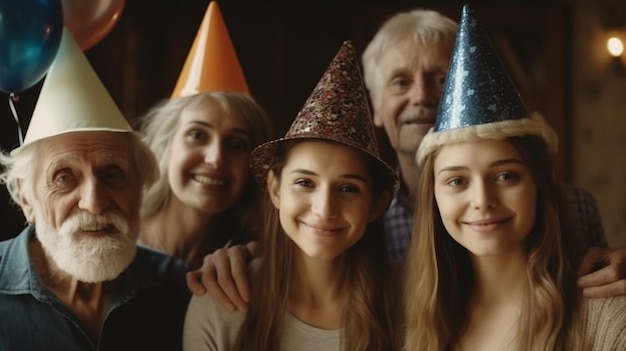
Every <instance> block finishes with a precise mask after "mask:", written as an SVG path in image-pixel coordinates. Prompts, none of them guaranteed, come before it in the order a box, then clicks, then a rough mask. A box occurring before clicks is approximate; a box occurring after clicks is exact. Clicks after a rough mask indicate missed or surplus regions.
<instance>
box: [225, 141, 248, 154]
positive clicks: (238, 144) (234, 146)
mask: <svg viewBox="0 0 626 351" xmlns="http://www.w3.org/2000/svg"><path fill="white" fill-rule="evenodd" d="M228 148H229V149H231V150H233V151H237V152H248V151H250V142H249V141H248V140H247V139H244V138H234V139H230V140H229V141H228Z"/></svg>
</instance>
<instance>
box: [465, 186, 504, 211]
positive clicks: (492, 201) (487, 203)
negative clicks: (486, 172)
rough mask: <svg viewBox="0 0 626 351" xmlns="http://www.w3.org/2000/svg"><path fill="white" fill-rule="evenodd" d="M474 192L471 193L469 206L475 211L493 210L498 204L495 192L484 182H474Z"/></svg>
mask: <svg viewBox="0 0 626 351" xmlns="http://www.w3.org/2000/svg"><path fill="white" fill-rule="evenodd" d="M472 187H473V188H474V191H472V192H471V194H472V200H471V206H472V208H473V209H476V210H482V211H484V210H488V209H491V208H494V207H495V206H496V204H497V203H498V200H497V196H496V190H495V189H494V188H493V186H491V184H488V183H487V182H484V181H479V182H474V184H473V186H472Z"/></svg>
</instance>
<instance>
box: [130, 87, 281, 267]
mask: <svg viewBox="0 0 626 351" xmlns="http://www.w3.org/2000/svg"><path fill="white" fill-rule="evenodd" d="M141 131H142V132H143V133H144V134H145V135H146V137H147V142H148V144H149V146H150V148H151V149H152V151H153V152H154V153H155V155H156V156H157V159H158V161H159V169H160V172H161V178H160V179H159V180H158V181H157V183H156V184H155V185H154V186H153V187H151V188H150V189H148V190H147V192H146V194H145V197H144V204H143V207H142V218H143V223H142V228H141V235H140V238H139V243H140V244H143V245H146V246H150V247H153V248H155V249H157V250H159V251H163V252H166V253H168V254H170V255H173V256H176V257H180V258H182V259H184V260H185V261H187V263H189V265H190V267H191V268H194V269H195V268H198V267H200V265H201V264H202V259H203V258H204V256H205V255H206V254H208V253H211V252H213V251H214V250H215V249H217V248H220V247H223V246H224V245H226V244H227V243H229V242H236V243H242V242H246V241H248V240H250V239H253V238H256V237H257V231H258V226H259V222H260V220H261V219H260V218H258V215H259V214H260V211H259V210H258V209H259V206H260V204H259V188H258V186H257V184H256V183H255V182H254V179H253V178H252V177H251V175H250V170H249V157H250V152H251V151H252V148H253V147H254V146H256V145H258V144H260V143H262V142H264V141H266V140H268V139H269V138H270V136H271V133H272V132H271V124H270V121H269V119H268V117H267V116H266V114H265V113H264V111H263V110H261V108H260V107H259V106H258V105H257V104H256V102H255V101H254V100H253V99H252V98H250V97H249V96H247V95H244V94H242V93H238V92H205V93H199V94H194V95H190V96H184V97H179V98H177V99H173V100H166V101H164V102H162V103H161V104H159V105H157V106H155V107H154V108H153V109H152V110H151V111H149V112H148V113H147V114H146V115H145V116H144V117H143V118H142V119H141Z"/></svg>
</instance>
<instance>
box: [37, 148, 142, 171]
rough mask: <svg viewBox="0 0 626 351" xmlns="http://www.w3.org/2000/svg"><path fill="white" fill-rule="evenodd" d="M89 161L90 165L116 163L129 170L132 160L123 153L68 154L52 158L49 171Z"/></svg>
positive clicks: (106, 151) (108, 151) (103, 151)
mask: <svg viewBox="0 0 626 351" xmlns="http://www.w3.org/2000/svg"><path fill="white" fill-rule="evenodd" d="M88 155H89V156H91V157H88ZM90 159H91V161H90ZM82 161H87V162H88V163H96V164H102V163H104V164H108V163H114V164H118V165H121V166H123V167H124V168H128V167H129V166H130V159H129V157H128V154H126V153H125V152H121V151H110V150H97V151H91V152H68V153H67V154H65V155H61V156H56V157H55V156H52V161H51V162H48V167H47V169H48V171H50V170H55V169H59V168H63V167H65V166H66V165H68V164H71V163H80V162H82Z"/></svg>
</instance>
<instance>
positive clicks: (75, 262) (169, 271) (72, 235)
mask: <svg viewBox="0 0 626 351" xmlns="http://www.w3.org/2000/svg"><path fill="white" fill-rule="evenodd" d="M0 162H1V163H2V165H3V166H4V170H3V173H2V174H0V180H1V181H2V182H3V183H5V184H6V186H7V188H8V190H9V193H10V194H11V197H12V199H13V200H14V201H15V202H16V203H17V204H18V205H19V206H20V207H21V209H22V212H23V213H24V215H25V217H26V219H27V222H28V226H27V227H26V228H25V229H24V230H23V231H22V233H21V234H19V235H18V236H17V237H15V238H13V239H10V240H8V241H4V242H1V243H0V350H11V351H14V350H26V351H28V350H37V351H39V350H63V351H71V350H116V351H117V350H178V349H181V347H182V341H181V340H182V339H181V336H182V325H183V319H184V314H185V310H186V307H187V303H188V300H189V297H190V293H189V291H188V290H187V288H186V285H185V277H184V274H185V271H186V265H185V264H184V263H182V261H178V260H176V259H174V258H172V257H169V256H166V255H163V254H160V253H157V252H154V251H151V250H149V249H145V248H141V247H137V244H136V240H137V236H138V233H139V223H140V220H139V219H140V217H139V212H140V203H141V199H142V193H143V190H144V187H147V186H149V185H150V184H152V182H154V181H155V180H156V179H157V177H158V169H157V165H156V160H155V158H154V156H153V154H152V153H151V151H150V150H149V149H148V148H147V146H146V145H145V144H144V143H143V141H142V140H141V138H140V136H139V135H138V134H136V133H135V132H133V131H132V130H131V128H130V127H129V125H128V123H127V122H126V120H125V119H124V117H123V116H122V114H121V113H120V111H119V110H118V108H117V107H116V106H115V103H114V102H113V100H112V99H111V97H110V96H109V94H108V93H107V92H106V89H105V88H104V86H103V85H102V83H101V82H100V80H99V79H98V77H97V75H96V74H95V72H94V71H93V69H92V68H91V66H90V65H89V63H88V61H87V59H86V58H85V57H84V55H83V54H82V51H81V50H80V49H79V48H78V46H77V45H76V43H75V41H74V39H73V38H72V37H71V35H70V34H69V32H67V30H65V32H64V34H63V38H62V41H61V44H60V48H59V51H58V53H57V56H56V58H55V61H54V62H53V64H52V66H51V67H50V70H49V72H48V75H47V77H46V80H45V82H44V85H43V87H42V90H41V93H40V96H39V99H38V101H37V105H36V107H35V111H34V112H33V117H32V119H31V122H30V125H29V129H28V132H27V134H26V137H25V139H24V142H23V143H22V145H21V146H20V147H18V148H16V149H14V150H13V151H11V153H10V154H3V155H2V156H1V157H0Z"/></svg>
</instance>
